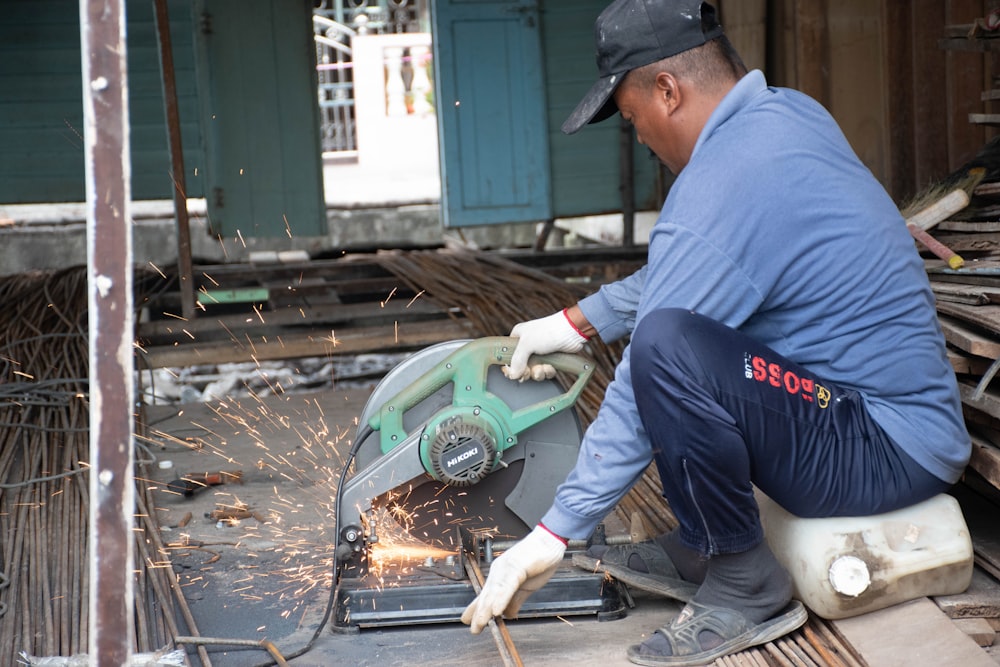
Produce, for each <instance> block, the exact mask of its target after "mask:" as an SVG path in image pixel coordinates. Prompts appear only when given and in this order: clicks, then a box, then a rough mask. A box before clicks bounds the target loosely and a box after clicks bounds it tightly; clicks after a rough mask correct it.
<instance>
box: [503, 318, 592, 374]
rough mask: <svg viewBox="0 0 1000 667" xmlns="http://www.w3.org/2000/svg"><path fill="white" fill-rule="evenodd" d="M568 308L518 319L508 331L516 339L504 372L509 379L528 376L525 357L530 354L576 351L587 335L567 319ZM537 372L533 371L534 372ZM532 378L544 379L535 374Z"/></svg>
mask: <svg viewBox="0 0 1000 667" xmlns="http://www.w3.org/2000/svg"><path fill="white" fill-rule="evenodd" d="M568 310H569V309H564V310H561V311H559V312H558V313H553V314H551V315H548V316H547V317H542V318H540V319H537V320H530V321H528V322H521V323H520V324H518V325H516V326H515V327H514V328H513V329H511V331H510V335H511V336H513V337H514V338H517V339H519V340H518V342H517V347H516V348H514V354H513V355H512V356H511V359H510V366H509V367H508V368H507V369H505V370H504V374H505V375H506V376H507V377H509V378H510V379H512V380H522V381H523V380H529V379H532V368H530V367H529V366H528V358H529V357H530V356H531V355H533V354H552V353H553V352H579V351H580V350H582V349H583V345H584V343H586V342H587V341H588V340H589V338H588V337H587V336H585V335H584V334H583V332H581V331H580V329H579V328H578V327H577V325H576V324H574V323H573V321H572V320H571V319H570V316H569V312H568ZM536 375H537V373H536ZM534 379H545V378H544V376H543V377H535V378H534Z"/></svg>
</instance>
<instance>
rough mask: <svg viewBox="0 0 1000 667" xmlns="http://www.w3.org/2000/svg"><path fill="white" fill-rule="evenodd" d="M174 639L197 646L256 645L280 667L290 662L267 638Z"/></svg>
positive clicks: (180, 642)
mask: <svg viewBox="0 0 1000 667" xmlns="http://www.w3.org/2000/svg"><path fill="white" fill-rule="evenodd" d="M174 641H175V642H177V643H178V644H192V645H196V646H205V645H211V644H226V645H229V646H255V647H257V648H262V649H264V650H265V651H267V652H268V653H269V654H270V655H271V658H272V659H273V660H274V662H275V664H277V665H278V666H279V667H285V665H287V664H288V662H286V661H285V658H284V657H282V655H281V653H279V652H278V648H277V647H276V646H275V645H274V644H272V643H271V642H270V641H269V640H267V639H224V638H221V637H184V636H181V637H174Z"/></svg>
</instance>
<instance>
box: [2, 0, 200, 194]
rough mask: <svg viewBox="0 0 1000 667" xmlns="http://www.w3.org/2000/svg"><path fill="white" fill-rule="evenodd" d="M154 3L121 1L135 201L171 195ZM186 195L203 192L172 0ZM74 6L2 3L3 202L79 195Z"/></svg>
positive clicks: (188, 36)
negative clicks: (126, 62)
mask: <svg viewBox="0 0 1000 667" xmlns="http://www.w3.org/2000/svg"><path fill="white" fill-rule="evenodd" d="M152 5H153V3H152V2H151V0H128V2H127V3H126V17H127V37H126V39H127V48H128V69H129V72H128V74H129V120H130V123H131V137H130V139H131V147H132V158H131V159H132V198H133V199H137V200H139V199H170V198H171V197H172V196H173V190H172V181H171V178H170V155H169V152H168V147H167V134H166V122H165V120H164V112H163V97H162V87H161V83H160V64H159V49H158V45H157V40H156V29H155V24H154V21H153V6H152ZM169 9H170V32H171V40H172V41H173V47H174V66H175V68H176V78H177V89H178V96H179V105H180V117H181V124H182V127H181V132H182V136H183V139H184V162H185V170H186V176H185V180H186V185H187V193H188V196H191V197H203V196H204V183H203V178H202V175H203V173H204V169H203V163H204V156H203V152H202V150H201V143H202V142H201V134H200V125H199V121H198V101H197V92H196V87H195V74H194V33H193V29H192V19H191V8H190V3H189V2H188V1H187V0H170V3H169ZM79 15H80V9H79V2H76V1H75V0H3V2H0V202H4V203H11V204H13V203H36V202H63V201H83V200H84V198H85V195H84V155H83V136H82V135H83V93H82V87H83V83H82V78H81V57H80V23H79Z"/></svg>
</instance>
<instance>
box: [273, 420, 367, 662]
mask: <svg viewBox="0 0 1000 667" xmlns="http://www.w3.org/2000/svg"><path fill="white" fill-rule="evenodd" d="M374 432H375V431H374V429H373V428H372V427H371V426H369V425H368V424H365V425H364V426H363V427H362V428H361V430H359V431H358V434H357V436H356V437H355V438H354V443H353V444H352V445H351V449H350V451H349V452H348V453H347V460H346V461H344V467H343V468H342V469H341V471H340V480H339V481H338V482H337V495H336V503H335V504H334V517H335V520H336V519H337V518H339V517H340V503H341V502H342V501H343V499H344V480H346V479H347V471H348V470H350V469H351V464H352V463H354V458H355V457H356V456H357V455H358V450H359V449H361V443H363V442H364V441H365V440H367V439H368V438H369V436H371V434H372V433H374ZM338 551H340V527H339V526H338V527H337V530H335V531H334V537H333V572H332V575H333V578H332V581H331V583H330V595H329V597H328V598H327V600H326V609H325V610H324V611H323V618H322V619H321V620H320V622H319V625H318V626H317V627H316V632H314V633H313V636H312V638H311V639H310V640H309V641H308V643H306V645H305V646H303V647H302V648H300V649H299V650H298V651H296V652H295V653H292V654H290V655H287V656H284V657H285V660H291V659H292V658H298V657H299V656H301V655H304V654H306V653H308V652H309V651H310V650H311V649H312V647H313V644H315V643H316V640H317V639H319V635H320V633H321V632H323V628H325V627H326V624H327V623H328V622H329V620H330V614H331V613H332V612H333V605H334V602H335V601H336V599H337V586H338V585H339V584H340V558H339V556H338ZM276 664H277V663H276V662H275V661H274V660H270V661H268V662H265V663H261V664H260V665H257V667H271V666H272V665H276Z"/></svg>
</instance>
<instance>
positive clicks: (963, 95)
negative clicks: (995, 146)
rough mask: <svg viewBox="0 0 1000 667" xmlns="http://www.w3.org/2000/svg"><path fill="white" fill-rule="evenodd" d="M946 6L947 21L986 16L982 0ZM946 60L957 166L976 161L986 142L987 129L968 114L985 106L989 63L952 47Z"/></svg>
mask: <svg viewBox="0 0 1000 667" xmlns="http://www.w3.org/2000/svg"><path fill="white" fill-rule="evenodd" d="M945 5H946V9H945V24H950V25H954V24H965V23H972V22H975V20H976V19H978V18H981V17H982V15H983V3H982V0H949V1H948V2H947V3H945ZM970 41H979V42H982V41H985V40H970ZM945 63H946V71H947V86H946V88H945V94H946V96H947V98H946V99H947V114H948V133H947V135H946V136H947V139H948V162H949V166H951V167H952V168H957V167H959V166H960V165H963V164H966V163H968V162H969V161H970V160H972V159H973V158H974V157H975V156H976V153H978V152H979V149H980V148H982V146H983V144H984V143H985V139H986V131H985V129H984V128H982V127H980V126H977V125H972V124H970V123H969V121H968V117H969V114H970V113H975V112H978V111H980V110H981V108H982V103H981V102H980V101H979V99H978V98H979V93H980V92H981V91H982V89H983V82H984V81H985V78H986V77H985V70H986V63H985V59H984V58H983V56H981V55H976V54H974V53H962V52H959V51H950V50H949V51H946V52H945Z"/></svg>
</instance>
